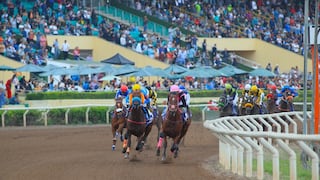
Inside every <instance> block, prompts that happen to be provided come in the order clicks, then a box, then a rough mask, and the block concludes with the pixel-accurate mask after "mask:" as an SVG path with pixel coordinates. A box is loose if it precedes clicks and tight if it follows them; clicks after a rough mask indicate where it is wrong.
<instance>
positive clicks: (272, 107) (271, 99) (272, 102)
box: [267, 93, 279, 114]
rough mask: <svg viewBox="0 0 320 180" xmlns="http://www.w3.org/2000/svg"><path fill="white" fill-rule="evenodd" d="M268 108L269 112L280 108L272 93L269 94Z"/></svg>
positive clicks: (274, 111)
mask: <svg viewBox="0 0 320 180" xmlns="http://www.w3.org/2000/svg"><path fill="white" fill-rule="evenodd" d="M267 110H268V113H269V114H273V113H278V112H279V109H278V108H277V105H276V102H275V100H274V94H272V93H269V94H268V95H267Z"/></svg>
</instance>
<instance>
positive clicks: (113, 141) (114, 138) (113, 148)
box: [111, 127, 117, 151]
mask: <svg viewBox="0 0 320 180" xmlns="http://www.w3.org/2000/svg"><path fill="white" fill-rule="evenodd" d="M112 136H113V138H112V147H111V148H112V151H114V150H115V149H116V143H117V138H116V130H115V128H114V127H112Z"/></svg>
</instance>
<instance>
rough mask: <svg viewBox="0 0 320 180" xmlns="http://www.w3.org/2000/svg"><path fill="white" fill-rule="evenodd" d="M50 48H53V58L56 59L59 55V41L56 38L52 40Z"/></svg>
mask: <svg viewBox="0 0 320 180" xmlns="http://www.w3.org/2000/svg"><path fill="white" fill-rule="evenodd" d="M52 48H54V52H53V53H54V54H53V57H54V59H58V58H59V56H60V49H59V41H58V39H56V40H55V41H54V42H53V46H52Z"/></svg>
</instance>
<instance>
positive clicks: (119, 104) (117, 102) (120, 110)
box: [115, 97, 123, 113]
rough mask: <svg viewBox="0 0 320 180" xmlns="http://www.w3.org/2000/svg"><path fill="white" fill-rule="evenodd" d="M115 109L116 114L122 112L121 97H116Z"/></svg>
mask: <svg viewBox="0 0 320 180" xmlns="http://www.w3.org/2000/svg"><path fill="white" fill-rule="evenodd" d="M115 107H116V109H115V110H116V113H120V112H122V110H123V103H122V97H118V98H117V99H116V105H115Z"/></svg>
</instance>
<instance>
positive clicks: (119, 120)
mask: <svg viewBox="0 0 320 180" xmlns="http://www.w3.org/2000/svg"><path fill="white" fill-rule="evenodd" d="M122 100H123V98H122V97H118V98H117V99H116V105H115V109H114V112H113V117H112V120H111V129H112V135H113V139H112V150H115V149H116V142H117V137H118V136H119V135H120V140H121V141H123V136H122V133H123V128H124V127H125V124H126V109H125V107H124V105H123V103H122Z"/></svg>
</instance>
